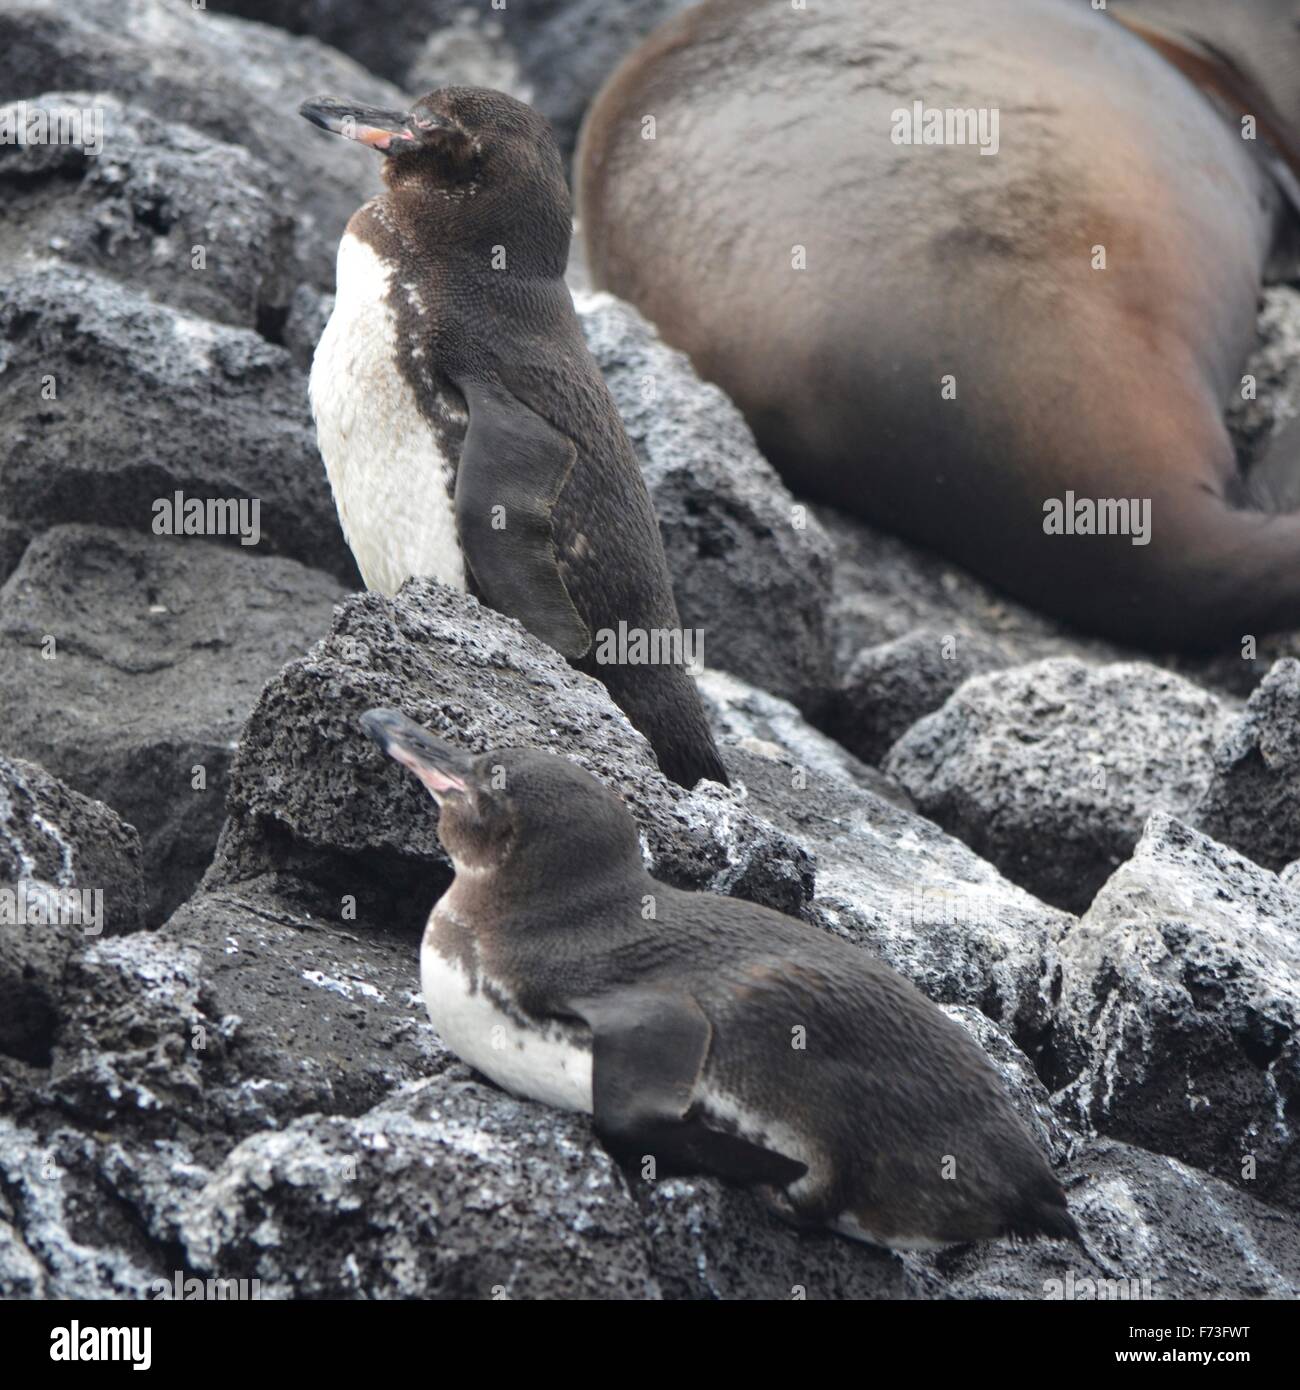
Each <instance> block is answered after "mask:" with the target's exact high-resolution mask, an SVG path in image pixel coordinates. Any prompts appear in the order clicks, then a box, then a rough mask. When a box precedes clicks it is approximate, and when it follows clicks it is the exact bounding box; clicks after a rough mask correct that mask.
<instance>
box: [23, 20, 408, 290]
mask: <svg viewBox="0 0 1300 1390" xmlns="http://www.w3.org/2000/svg"><path fill="white" fill-rule="evenodd" d="M213 8H214V7H212V6H206V7H202V8H196V7H194V6H192V5H188V4H181V5H176V4H169V3H167V0H82V3H80V4H77V5H73V6H68V5H64V4H61V3H60V0H10V3H8V4H6V5H5V7H4V8H3V9H2V10H0V93H3V94H4V97H5V100H6V101H16V100H20V99H26V100H28V101H29V102H31V101H32V100H33V99H34V98H35V97H36V96H37V95H38V94H39V93H41V92H111V93H112V94H113V96H115V97H116V98H117V99H118V100H119V101H122V102H125V103H128V104H130V105H132V106H137V107H144V108H146V109H147V110H149V111H152V112H153V114H154V115H155V116H156V117H158V119H159V120H162V121H174V122H177V123H179V124H182V125H184V126H191V127H193V128H195V129H197V130H201V131H203V132H204V133H205V134H206V135H209V136H212V137H213V138H214V139H216V140H220V141H224V142H228V143H230V144H236V145H243V146H244V147H245V148H246V149H248V151H249V152H250V153H251V154H253V155H254V156H256V158H258V159H260V160H262V161H264V162H265V163H266V164H268V165H270V167H271V168H272V169H274V170H275V171H276V172H277V173H278V174H279V176H280V178H281V180H282V181H283V186H284V188H285V189H286V190H287V191H288V193H289V195H290V201H289V203H288V204H287V208H288V210H289V211H290V212H292V213H293V214H294V215H295V218H296V221H297V225H298V235H299V238H300V244H301V248H302V254H303V256H304V258H305V260H306V262H307V263H308V265H310V267H311V270H312V274H313V277H314V278H315V279H316V281H317V283H318V284H320V285H321V286H322V287H323V288H326V289H328V288H330V287H331V286H332V285H333V283H334V257H335V252H336V250H337V247H338V239H339V236H340V234H341V233H342V231H343V228H344V226H345V224H346V223H347V220H348V218H349V217H351V216H352V214H353V213H354V212H355V211H356V210H357V208H358V207H360V205H361V204H362V203H364V202H365V201H366V199H367V198H369V197H371V196H372V195H373V194H374V193H376V192H378V190H379V161H378V160H377V159H376V158H375V155H374V152H373V151H372V150H368V149H365V148H363V147H362V146H360V145H356V144H352V143H351V142H349V141H346V140H339V139H338V138H337V137H336V136H331V135H327V134H325V133H324V132H323V131H315V130H312V129H311V128H310V127H309V126H308V125H307V123H306V122H305V121H303V120H301V119H300V117H299V116H298V114H297V110H298V104H299V103H300V102H302V101H305V100H306V99H307V98H308V97H311V96H316V95H319V94H320V93H322V92H338V93H342V94H346V95H348V96H351V97H355V98H356V99H357V100H358V101H364V102H370V103H372V104H374V105H377V106H388V107H392V106H399V107H402V108H403V109H404V98H403V96H402V94H401V93H400V92H399V91H398V90H397V88H396V87H394V86H393V85H392V84H391V83H388V82H385V81H383V80H382V79H381V78H378V77H375V76H374V75H373V74H372V73H369V72H367V71H366V69H365V68H363V67H361V66H360V65H359V64H358V63H354V62H353V61H352V60H351V59H349V58H345V57H344V56H343V55H342V54H341V53H336V52H335V51H334V50H333V49H330V48H327V47H325V45H324V44H321V43H318V42H316V40H314V39H311V38H294V37H291V36H290V35H288V34H285V33H282V32H281V31H280V30H277V29H273V28H271V27H270V26H268V25H264V24H250V23H247V22H245V21H243V20H239V19H233V18H231V17H230V16H228V15H222V14H215V13H213ZM363 22H364V23H366V24H367V25H372V26H373V24H374V20H373V17H372V16H371V14H370V13H369V11H366V12H365V14H364V20H363ZM286 131H290V132H292V138H289V139H286V138H285V132H286Z"/></svg>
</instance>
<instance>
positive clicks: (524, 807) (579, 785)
mask: <svg viewBox="0 0 1300 1390" xmlns="http://www.w3.org/2000/svg"><path fill="white" fill-rule="evenodd" d="M361 728H362V730H363V731H364V732H365V733H366V734H367V736H368V737H370V738H371V739H372V740H373V741H374V742H375V743H377V744H378V745H379V747H380V748H381V749H383V751H384V752H385V753H387V754H388V756H389V757H390V758H392V759H393V760H394V762H398V763H400V764H401V765H402V766H403V767H405V768H408V769H409V770H410V771H411V772H413V773H414V774H415V775H416V776H417V777H418V778H419V779H420V781H421V782H422V783H423V784H424V785H425V787H426V788H428V791H429V793H430V795H431V796H432V797H433V799H434V800H435V801H436V802H437V803H438V807H439V811H438V838H439V839H440V840H441V841H442V844H443V847H444V848H445V849H446V851H447V853H448V854H449V855H451V859H452V863H453V865H454V866H455V868H456V871H457V872H458V873H460V872H466V871H468V872H470V873H476V872H483V871H496V870H499V869H502V868H508V869H509V870H510V872H511V873H512V874H523V875H524V876H525V877H527V869H528V867H529V866H530V865H534V866H535V867H536V868H537V870H538V872H542V873H547V872H550V871H551V870H552V869H553V866H554V864H555V862H556V859H557V851H558V853H559V855H560V856H562V857H564V858H571V857H576V859H577V862H579V863H580V864H581V865H582V866H583V870H584V872H586V873H595V872H598V871H600V870H601V869H605V868H612V869H626V868H629V867H633V866H634V867H635V868H636V869H637V870H640V869H641V868H642V863H641V847H640V840H639V837H638V835H637V829H636V824H635V822H634V821H633V820H632V817H631V816H630V815H629V814H628V811H627V808H626V807H625V806H624V805H623V803H622V801H621V800H620V799H619V798H618V796H616V795H615V794H614V793H613V792H612V791H610V790H609V788H608V787H605V786H604V785H602V784H601V783H600V782H598V781H597V780H596V779H595V778H594V777H593V776H592V775H591V774H590V773H589V772H586V771H584V770H583V769H582V768H580V767H579V766H578V765H577V764H576V763H571V762H569V760H568V759H567V758H561V757H557V756H556V755H555V754H554V753H542V752H538V751H537V750H535V749H530V748H505V749H499V750H496V751H493V752H488V753H480V754H472V753H467V752H465V751H464V750H463V749H460V748H457V747H456V746H455V745H454V744H451V743H447V742H445V741H444V740H443V739H440V738H436V737H434V735H433V734H431V733H429V732H428V730H427V729H423V728H421V727H420V725H418V724H416V723H415V722H414V720H411V719H408V718H407V717H406V715H404V714H401V713H400V712H399V711H397V710H391V709H372V710H368V711H367V712H366V713H365V714H363V715H362V716H361Z"/></svg>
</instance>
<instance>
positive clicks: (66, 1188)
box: [0, 1115, 179, 1299]
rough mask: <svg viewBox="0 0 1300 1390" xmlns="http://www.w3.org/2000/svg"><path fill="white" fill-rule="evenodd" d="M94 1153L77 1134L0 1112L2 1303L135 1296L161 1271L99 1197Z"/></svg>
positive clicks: (124, 1222)
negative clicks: (44, 1129)
mask: <svg viewBox="0 0 1300 1390" xmlns="http://www.w3.org/2000/svg"><path fill="white" fill-rule="evenodd" d="M97 1149H98V1145H97V1144H96V1143H95V1141H94V1140H93V1139H91V1138H90V1137H89V1136H87V1135H83V1134H81V1133H79V1132H77V1131H76V1130H73V1129H67V1128H59V1129H55V1130H54V1131H53V1132H52V1133H50V1134H48V1135H41V1134H39V1133H37V1132H36V1131H35V1130H33V1129H28V1128H26V1127H25V1126H22V1125H18V1124H15V1123H14V1121H13V1120H12V1119H11V1118H10V1117H9V1116H7V1115H0V1298H3V1299H16V1298H23V1299H31V1298H42V1299H54V1298H58V1299H68V1298H74V1299H104V1298H132V1297H140V1296H142V1293H143V1291H144V1290H145V1289H146V1288H147V1287H148V1284H149V1281H150V1280H151V1278H153V1277H154V1275H155V1274H156V1273H157V1272H158V1270H159V1266H158V1265H156V1264H154V1267H153V1268H151V1264H152V1263H153V1261H154V1260H155V1259H156V1256H155V1255H154V1254H153V1252H149V1251H145V1252H144V1253H143V1259H142V1258H141V1252H140V1250H139V1247H140V1245H141V1241H140V1238H139V1236H138V1234H137V1233H135V1232H134V1231H133V1230H132V1229H131V1225H130V1221H129V1220H128V1219H126V1218H125V1216H124V1214H123V1213H122V1212H121V1210H120V1209H119V1208H117V1206H116V1205H115V1204H113V1203H109V1202H105V1201H104V1199H103V1188H102V1186H101V1185H100V1184H99V1182H98V1177H99V1170H98V1168H97V1165H96V1164H95V1161H94V1159H95V1155H96V1152H97ZM178 1178H179V1174H178ZM74 1232H75V1234H74Z"/></svg>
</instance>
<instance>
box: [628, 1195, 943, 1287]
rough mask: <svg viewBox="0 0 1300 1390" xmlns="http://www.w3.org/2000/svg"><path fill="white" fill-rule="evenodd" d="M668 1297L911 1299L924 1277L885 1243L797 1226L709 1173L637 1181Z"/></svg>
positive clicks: (654, 1263)
mask: <svg viewBox="0 0 1300 1390" xmlns="http://www.w3.org/2000/svg"><path fill="white" fill-rule="evenodd" d="M636 1191H637V1196H638V1200H639V1201H640V1203H641V1206H642V1210H643V1212H644V1221H645V1229H646V1232H647V1235H648V1238H649V1244H650V1259H651V1267H652V1269H653V1271H654V1274H655V1277H656V1279H657V1280H658V1283H659V1287H660V1289H661V1290H662V1294H663V1297H664V1298H666V1299H674V1300H677V1299H692V1300H705V1299H707V1300H726V1301H728V1302H731V1301H733V1300H737V1299H754V1300H765V1301H776V1300H783V1301H787V1302H788V1301H790V1300H805V1299H808V1300H813V1299H832V1300H839V1299H868V1298H869V1299H877V1298H888V1299H912V1298H917V1297H919V1296H921V1293H922V1288H923V1286H922V1284H921V1281H920V1280H919V1279H916V1278H914V1277H912V1276H910V1275H909V1273H908V1271H907V1270H906V1268H905V1267H904V1266H903V1265H902V1264H901V1263H900V1262H899V1261H898V1260H897V1258H896V1257H894V1256H893V1255H890V1254H889V1253H888V1252H887V1251H883V1250H876V1249H873V1248H872V1247H871V1246H868V1245H859V1244H854V1243H852V1242H850V1241H847V1240H845V1239H843V1238H842V1237H837V1236H834V1235H830V1234H821V1233H803V1232H796V1231H794V1230H792V1229H790V1228H789V1227H788V1226H785V1225H783V1224H781V1223H780V1222H779V1221H778V1220H777V1218H776V1217H775V1216H774V1215H773V1214H772V1213H771V1212H770V1211H769V1210H768V1209H767V1207H766V1205H765V1204H764V1203H763V1201H762V1199H761V1198H759V1197H758V1196H756V1195H755V1194H753V1193H750V1192H745V1191H742V1190H740V1189H737V1188H733V1187H726V1186H724V1185H723V1184H722V1183H719V1182H715V1181H714V1180H712V1179H709V1178H662V1179H660V1180H659V1181H657V1182H652V1183H644V1182H638V1183H637V1184H636Z"/></svg>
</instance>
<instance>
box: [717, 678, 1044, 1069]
mask: <svg viewBox="0 0 1300 1390" xmlns="http://www.w3.org/2000/svg"><path fill="white" fill-rule="evenodd" d="M702 684H703V690H704V692H705V695H706V697H707V698H708V700H709V702H710V704H711V706H712V707H713V708H714V711H715V713H714V724H715V727H716V729H717V730H718V733H719V740H720V747H721V749H722V755H723V758H724V759H725V760H726V763H727V767H728V769H729V770H730V771H731V773H732V775H733V779H734V780H735V782H736V784H737V787H738V788H739V789H741V790H743V792H744V795H745V797H746V804H747V805H748V806H749V808H750V809H751V811H753V812H754V813H756V814H758V815H761V816H763V817H764V818H765V820H767V821H768V822H770V823H771V824H772V825H773V826H775V827H777V828H778V829H779V830H781V831H784V832H785V833H786V834H787V835H788V836H790V837H791V838H792V839H794V840H795V841H796V842H797V843H798V844H800V845H802V846H803V847H804V849H805V851H806V852H807V853H808V855H809V856H810V857H811V858H812V859H814V860H815V863H816V894H815V897H814V900H813V904H812V909H811V911H809V912H806V913H805V914H804V915H805V916H807V917H809V919H810V920H813V921H815V922H817V923H819V924H820V925H822V926H824V927H826V928H827V929H828V930H831V931H834V932H836V933H838V934H839V935H841V936H844V937H847V938H848V939H849V940H852V941H855V942H857V943H858V944H859V945H862V946H865V947H866V948H867V949H869V950H872V951H874V952H875V953H876V954H877V955H878V956H880V957H881V958H882V959H883V960H885V961H887V962H888V963H889V964H890V965H892V966H893V967H894V969H895V970H898V971H899V972H900V973H902V974H903V975H906V976H907V977H908V978H909V979H910V980H912V981H913V982H914V983H915V984H916V985H917V986H918V987H919V988H920V989H921V990H922V991H923V992H924V993H926V994H927V995H929V996H930V998H932V999H935V1000H938V1001H941V1002H944V1003H952V1004H969V1005H972V1006H974V1007H975V1008H977V1009H980V1010H982V1011H983V1012H984V1013H985V1014H987V1015H988V1017H989V1018H991V1019H994V1020H995V1021H997V1022H998V1023H999V1024H1000V1025H1001V1026H1002V1027H1003V1028H1004V1029H1005V1030H1006V1031H1007V1032H1008V1033H1010V1034H1011V1035H1012V1036H1013V1037H1014V1038H1015V1039H1016V1041H1017V1043H1018V1044H1019V1045H1021V1046H1022V1047H1024V1048H1025V1049H1026V1050H1028V1051H1030V1052H1031V1053H1032V1052H1034V1051H1035V1050H1036V1049H1037V1047H1038V1045H1039V1043H1040V1040H1041V1038H1042V1036H1043V1034H1044V1033H1045V1032H1046V1029H1047V1026H1048V1022H1049V1013H1050V1001H1049V998H1048V977H1049V976H1050V975H1051V973H1052V970H1053V963H1054V955H1053V953H1054V950H1055V945H1056V942H1057V940H1058V938H1059V937H1060V935H1061V934H1062V932H1064V931H1066V930H1068V928H1069V927H1070V926H1071V924H1072V919H1071V918H1070V917H1068V916H1067V915H1066V914H1065V913H1063V912H1059V911H1057V910H1056V909H1055V908H1052V907H1049V906H1047V905H1046V904H1045V903H1042V902H1039V901H1038V900H1037V899H1035V898H1032V897H1030V896H1029V894H1028V893H1026V892H1024V891H1023V890H1022V889H1020V888H1017V887H1015V885H1013V884H1011V883H1008V882H1007V880H1006V879H1004V878H1003V877H1002V876H1001V875H1000V874H999V873H998V872H997V870H996V869H994V868H993V867H992V866H991V865H989V864H988V863H986V862H985V861H984V860H982V859H979V858H977V857H976V856H975V855H974V854H972V853H971V851H970V850H969V849H967V848H966V846H965V845H963V844H961V843H960V842H959V841H957V840H954V839H952V838H951V837H949V836H948V835H945V834H944V833H943V832H942V831H941V830H939V829H938V828H937V827H936V826H934V825H933V824H931V823H930V822H929V821H927V820H923V819H922V818H921V817H920V816H918V815H916V814H914V813H913V812H911V811H910V810H909V809H907V807H906V805H905V804H903V805H900V804H899V803H900V802H904V798H902V797H900V796H899V794H898V792H897V789H896V788H893V787H892V786H891V785H890V784H889V783H888V782H887V781H884V780H883V779H881V777H880V774H879V773H875V772H873V770H872V769H870V768H867V767H865V765H863V764H862V763H860V762H858V761H857V759H855V758H853V757H852V756H851V755H849V754H847V753H845V752H844V751H843V750H842V749H839V748H838V747H837V745H835V744H834V743H833V742H832V741H831V740H830V739H828V738H826V737H825V735H822V734H819V733H817V732H816V731H815V730H813V729H811V728H809V727H808V726H807V725H806V724H804V723H803V721H801V720H800V719H799V716H798V714H797V713H796V711H795V710H794V709H793V708H792V707H791V706H789V705H786V706H784V709H782V707H781V702H779V701H777V700H775V699H774V697H772V696H765V695H760V694H758V693H756V692H753V691H750V690H747V689H746V687H745V686H744V685H743V684H742V683H741V682H740V681H737V680H735V679H734V678H731V677H721V676H719V675H717V674H716V673H711V674H709V675H707V676H706V677H705V679H704V681H703V683H702ZM756 710H760V711H763V712H764V714H763V718H762V721H761V723H759V722H758V721H757V720H756V717H755V711H756ZM755 733H757V734H758V736H757V737H755ZM882 793H883V794H882Z"/></svg>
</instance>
